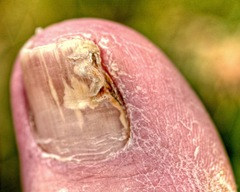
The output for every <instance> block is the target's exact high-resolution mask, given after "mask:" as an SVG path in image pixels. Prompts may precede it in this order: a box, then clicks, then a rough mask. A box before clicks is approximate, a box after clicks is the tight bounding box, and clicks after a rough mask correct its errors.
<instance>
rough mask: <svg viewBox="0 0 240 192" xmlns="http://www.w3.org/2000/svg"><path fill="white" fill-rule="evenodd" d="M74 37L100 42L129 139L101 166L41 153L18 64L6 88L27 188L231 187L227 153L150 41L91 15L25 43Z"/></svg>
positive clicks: (176, 74) (189, 93)
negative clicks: (124, 112) (122, 104)
mask: <svg viewBox="0 0 240 192" xmlns="http://www.w3.org/2000/svg"><path fill="white" fill-rule="evenodd" d="M73 35H74V36H75V35H80V36H85V37H86V38H90V39H92V40H94V41H95V43H97V44H98V46H99V47H100V49H101V54H102V60H103V65H104V67H105V68H106V71H108V73H109V74H110V75H111V77H112V79H113V80H114V82H115V83H116V86H117V87H118V88H119V91H120V92H121V94H122V96H123V99H124V102H125V104H126V107H127V113H128V116H129V118H130V124H131V137H132V138H131V143H130V144H129V146H128V147H127V149H125V150H124V151H122V152H121V153H120V154H119V155H118V156H116V157H115V158H113V159H110V160H108V161H106V162H101V163H99V162H96V163H87V162H86V163H76V162H61V161H58V160H55V159H52V158H49V157H45V156H44V155H43V153H42V151H41V149H40V148H39V147H38V146H37V145H36V143H35V141H34V138H33V136H32V133H31V130H30V123H29V119H28V114H29V109H28V106H27V101H26V98H25V93H24V86H23V82H22V72H21V68H20V65H19V62H18V61H17V62H16V65H15V68H14V72H13V76H12V89H11V92H12V106H13V116H14V123H15V128H16V136H17V140H18V148H19V152H20V158H21V167H22V178H23V180H22V182H23V187H24V191H26V192H28V191H60V190H62V191H67V190H69V191H94V192H98V191H111V192H115V191H121V192H122V191H126V192H127V191H129V192H131V191H144V192H145V191H146V192H147V191H149V192H150V191H236V186H235V182H234V178H233V174H232V171H231V167H230V165H229V161H228V158H227V156H226V154H225V151H224V148H223V145H222V143H221V141H220V139H219V136H218V134H217V132H216V130H215V128H214V125H213V124H212V122H211V120H210V119H209V117H208V115H207V113H206V111H205V109H204V107H203V106H202V104H201V103H200V102H199V100H198V99H197V97H196V96H195V94H194V93H193V91H192V90H191V88H189V86H188V84H187V83H186V82H185V80H184V79H183V78H182V76H181V75H180V74H179V72H178V71H177V70H176V69H175V68H174V66H173V65H172V64H171V63H170V62H169V61H168V60H167V59H166V57H165V56H164V55H163V54H162V53H161V52H160V51H159V50H158V49H157V48H156V47H155V46H153V45H152V44H151V43H150V42H149V41H148V40H146V39H145V38H144V37H142V36H141V35H139V34H138V33H136V32H134V31H132V30H131V29H128V28H126V27H124V26H121V25H118V24H115V23H112V22H109V21H102V20H94V19H81V20H72V21H67V22H63V23H60V24H56V25H53V26H51V27H49V28H47V29H46V30H44V32H41V33H40V34H38V35H37V36H35V37H33V38H32V39H31V40H30V41H32V42H33V47H35V46H38V45H45V44H48V43H51V42H53V41H54V40H55V39H57V38H59V37H60V36H73ZM90 35H91V36H90Z"/></svg>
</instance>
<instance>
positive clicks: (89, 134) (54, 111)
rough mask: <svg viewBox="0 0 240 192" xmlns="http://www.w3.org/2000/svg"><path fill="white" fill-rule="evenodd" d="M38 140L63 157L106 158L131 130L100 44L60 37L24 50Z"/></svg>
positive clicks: (116, 150) (27, 83) (126, 139)
mask: <svg viewBox="0 0 240 192" xmlns="http://www.w3.org/2000/svg"><path fill="white" fill-rule="evenodd" d="M20 62H21V66H22V70H23V77H24V85H25V89H26V93H27V98H28V102H29V105H30V109H31V116H32V122H33V123H32V131H33V134H34V137H35V140H36V142H37V144H38V145H39V146H40V147H41V148H42V150H43V151H45V152H46V153H47V154H49V155H52V156H53V157H56V158H58V159H62V160H66V159H68V160H69V159H70V160H71V159H76V160H79V161H91V160H104V159H107V158H108V157H110V156H112V155H114V154H116V153H117V152H118V151H120V150H121V149H123V148H124V147H125V146H126V144H127V142H128V140H129V135H130V130H129V120H128V118H127V115H126V111H125V107H124V104H123V101H122V97H121V95H120V93H119V91H118V89H117V88H116V86H115V85H114V83H113V81H112V80H111V78H110V76H109V75H108V74H107V72H106V71H105V70H104V69H103V67H102V63H101V62H102V61H101V56H100V50H99V47H98V46H97V45H96V44H95V43H94V42H93V41H91V40H87V39H83V38H82V37H78V36H75V37H69V38H65V39H59V40H57V41H56V42H55V43H51V44H48V45H45V46H38V47H34V48H30V47H25V48H24V49H23V50H22V52H21V55H20Z"/></svg>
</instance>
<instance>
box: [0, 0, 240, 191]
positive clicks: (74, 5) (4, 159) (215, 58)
mask: <svg viewBox="0 0 240 192" xmlns="http://www.w3.org/2000/svg"><path fill="white" fill-rule="evenodd" d="M81 17H97V18H105V19H109V20H113V21H117V22H120V23H123V24H125V25H127V26H130V27H132V28H134V29H136V30H137V31H139V32H140V33H142V34H144V35H145V36H146V37H148V38H149V39H150V40H151V41H153V42H154V43H155V44H156V45H157V46H158V47H159V48H161V49H162V50H163V51H164V52H165V54H166V55H167V56H168V57H169V58H170V59H171V60H172V61H173V63H174V64H175V65H176V67H177V68H178V69H179V70H180V71H181V72H182V74H183V75H184V76H185V78H186V79H187V80H188V81H189V83H190V85H191V86H192V87H193V89H194V90H195V92H196V93H197V94H198V95H199V97H200V99H201V100H202V102H203V103H204V104H205V106H206V108H207V110H208V112H209V114H210V115H211V117H212V119H213V121H214V123H215V124H216V126H217V128H218V131H219V133H220V135H221V137H222V140H223V142H224V144H225V147H226V150H227V152H228V155H229V157H230V161H231V163H232V167H233V170H234V174H235V177H236V180H237V183H238V186H240V96H239V95H240V1H238V0H227V1H226V0H208V1H200V0H171V1H168V0H101V1H100V0H65V1H64V0H0V158H1V159H0V174H1V175H0V177H1V183H0V186H1V191H2V192H5V191H8V192H9V191H21V184H20V176H19V160H18V152H17V148H16V141H15V136H14V130H13V124H12V118H11V109H10V94H9V79H10V75H11V70H12V66H13V63H14V60H15V58H16V56H17V53H18V51H19V49H20V48H21V46H22V45H23V44H24V42H25V41H26V40H27V39H28V38H29V37H30V36H32V35H33V34H34V31H35V29H36V28H37V27H43V28H44V27H46V26H48V25H50V24H52V23H56V22H59V21H62V20H66V19H71V18H81ZM216 158H217V157H216Z"/></svg>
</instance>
